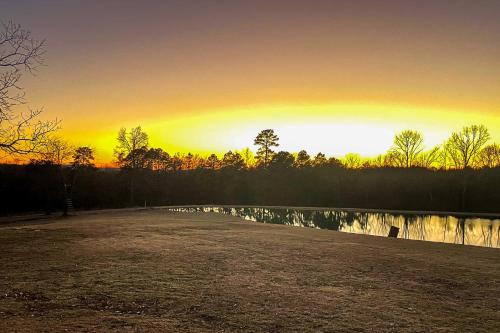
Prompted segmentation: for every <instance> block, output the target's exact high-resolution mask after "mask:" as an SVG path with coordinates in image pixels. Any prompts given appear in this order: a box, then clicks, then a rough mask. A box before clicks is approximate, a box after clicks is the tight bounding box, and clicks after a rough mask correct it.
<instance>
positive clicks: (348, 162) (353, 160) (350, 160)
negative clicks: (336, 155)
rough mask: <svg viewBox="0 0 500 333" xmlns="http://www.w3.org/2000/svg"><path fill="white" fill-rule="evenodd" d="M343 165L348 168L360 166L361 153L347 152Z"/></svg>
mask: <svg viewBox="0 0 500 333" xmlns="http://www.w3.org/2000/svg"><path fill="white" fill-rule="evenodd" d="M343 165H344V166H345V167H346V168H348V169H357V168H360V167H361V165H362V162H361V156H359V154H354V153H350V154H346V155H345V157H344V163H343Z"/></svg>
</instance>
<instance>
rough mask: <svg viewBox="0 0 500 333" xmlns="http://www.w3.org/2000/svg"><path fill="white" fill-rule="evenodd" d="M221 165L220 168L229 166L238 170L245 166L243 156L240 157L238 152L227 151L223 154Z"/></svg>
mask: <svg viewBox="0 0 500 333" xmlns="http://www.w3.org/2000/svg"><path fill="white" fill-rule="evenodd" d="M221 166H222V168H231V169H236V170H240V169H243V168H244V167H245V162H244V161H243V158H242V157H241V155H240V154H238V153H233V152H232V151H228V152H227V153H225V154H224V158H223V159H222V162H221Z"/></svg>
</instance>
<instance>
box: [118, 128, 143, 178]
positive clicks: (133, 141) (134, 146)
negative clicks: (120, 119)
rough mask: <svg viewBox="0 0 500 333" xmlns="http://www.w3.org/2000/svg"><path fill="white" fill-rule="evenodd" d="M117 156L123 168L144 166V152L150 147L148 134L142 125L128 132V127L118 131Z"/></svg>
mask: <svg viewBox="0 0 500 333" xmlns="http://www.w3.org/2000/svg"><path fill="white" fill-rule="evenodd" d="M117 140H118V144H117V145H116V147H115V156H116V159H117V161H118V164H119V165H120V166H121V167H122V168H130V169H137V168H142V167H143V166H144V153H145V151H146V150H147V147H148V135H147V134H146V133H145V132H143V131H142V129H141V127H140V126H137V127H135V128H132V129H131V130H130V132H128V133H127V129H126V128H121V129H120V131H119V132H118V137H117Z"/></svg>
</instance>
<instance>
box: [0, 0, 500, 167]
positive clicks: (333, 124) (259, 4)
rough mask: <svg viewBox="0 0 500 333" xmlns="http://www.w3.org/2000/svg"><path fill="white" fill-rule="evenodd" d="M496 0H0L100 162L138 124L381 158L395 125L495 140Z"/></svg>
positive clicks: (230, 144) (35, 101) (499, 105)
mask: <svg viewBox="0 0 500 333" xmlns="http://www.w3.org/2000/svg"><path fill="white" fill-rule="evenodd" d="M499 18H500V1H495V0H491V1H488V0H474V1H468V0H464V1H461V0H447V1H446V0H441V1H440V0H433V1H427V0H420V1H417V0H414V1H405V0H397V1H396V0H395V1H383V0H379V1H373V0H369V1H368V0H367V1H353V0H348V1H334V0H330V1H320V0H308V1H306V0H303V1H296V0H283V1H274V0H262V1H261V0H251V1H245V0H230V1H223V0H220V1H215V0H198V1H194V0H179V1H168V0H165V1H153V0H148V1H146V0H144V1H111V0H107V1H97V0H95V1H91V0H88V1H79V0H74V1H71V0H60V1H43V0H32V1H23V0H0V19H2V20H3V21H6V20H9V19H13V20H14V21H15V22H17V23H20V24H21V25H23V26H24V27H25V28H28V29H30V30H31V31H32V32H33V34H34V35H35V36H36V37H39V38H46V39H47V54H46V66H45V67H43V68H40V69H39V71H38V73H37V75H36V77H28V76H25V78H24V79H23V84H24V87H25V88H26V90H27V97H28V99H29V101H30V105H31V106H33V107H39V106H43V107H44V109H45V110H46V115H45V116H46V117H49V118H54V117H57V118H59V119H62V130H61V132H60V134H61V135H62V136H64V137H66V138H68V139H69V140H70V141H71V142H72V143H73V144H75V145H90V146H92V147H94V148H95V149H96V152H97V157H98V160H99V161H108V160H111V158H112V151H113V146H114V145H115V138H116V133H117V131H118V129H119V128H120V127H122V126H125V127H132V126H137V125H141V126H142V127H143V128H144V129H145V130H146V132H148V133H149V134H150V138H151V140H150V141H151V144H152V145H153V146H160V147H162V148H164V149H166V150H167V151H169V152H174V151H178V150H179V151H183V152H187V151H191V152H198V153H206V152H208V151H217V152H223V151H227V150H229V149H242V148H245V147H250V148H252V149H254V147H253V146H252V143H253V138H254V137H255V135H256V134H257V133H258V131H259V130H261V129H265V128H273V129H275V131H276V132H277V134H278V135H279V136H280V138H281V140H280V142H281V147H280V149H284V150H289V151H299V150H301V149H306V150H308V151H309V152H310V153H311V154H313V153H317V152H318V151H322V152H324V153H327V154H329V155H335V156H342V155H344V154H345V153H347V152H357V153H360V154H362V155H365V156H373V155H377V154H379V153H383V152H385V151H386V150H387V148H388V147H389V146H390V145H391V142H392V138H393V136H394V134H395V133H396V132H397V131H400V130H403V129H406V128H411V129H416V130H420V131H422V132H423V133H424V135H425V138H426V145H427V147H429V148H430V147H431V146H433V145H436V144H440V143H442V142H443V141H444V140H445V139H446V138H447V137H448V136H449V135H450V133H451V132H452V131H454V130H458V129H460V128H461V127H462V126H464V125H470V124H484V125H486V126H487V127H488V128H489V130H490V133H491V134H492V137H493V140H494V141H497V142H500V19H499Z"/></svg>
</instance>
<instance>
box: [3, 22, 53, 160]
mask: <svg viewBox="0 0 500 333" xmlns="http://www.w3.org/2000/svg"><path fill="white" fill-rule="evenodd" d="M44 53H45V41H44V40H37V39H35V38H33V37H32V36H31V32H30V31H29V30H25V29H23V28H22V27H21V26H20V25H18V24H15V23H13V22H12V21H9V22H7V23H1V26H0V151H3V152H6V153H8V154H30V153H38V152H39V151H40V148H41V147H44V144H45V142H46V139H47V136H48V135H49V134H50V133H52V132H53V131H55V130H57V128H58V125H59V122H58V121H57V120H55V121H41V120H39V116H40V114H41V113H42V109H38V110H35V109H28V110H27V111H26V112H19V111H17V110H16V107H17V106H19V105H20V104H25V103H26V101H25V98H24V97H25V93H24V90H23V88H21V86H20V83H19V82H20V79H21V77H22V73H23V72H24V71H28V72H30V73H32V72H34V71H35V70H36V69H37V67H38V66H39V65H41V64H42V63H43V55H44Z"/></svg>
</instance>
